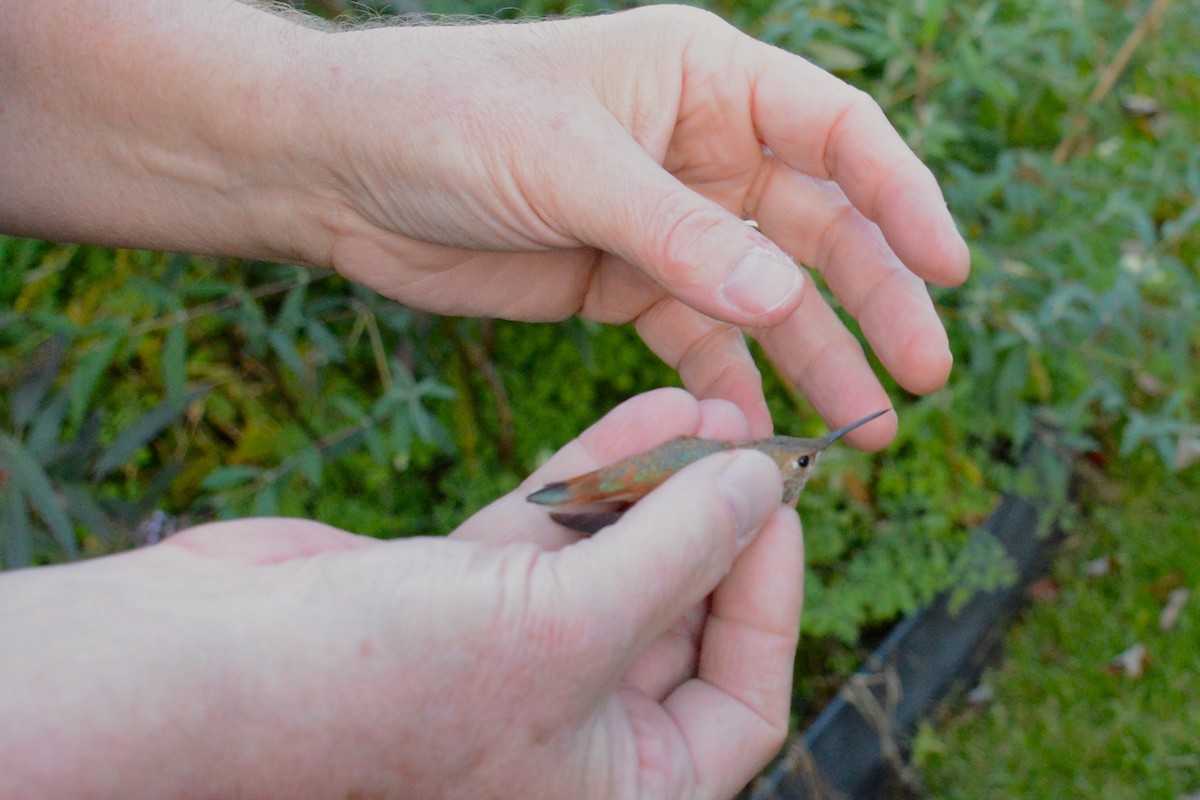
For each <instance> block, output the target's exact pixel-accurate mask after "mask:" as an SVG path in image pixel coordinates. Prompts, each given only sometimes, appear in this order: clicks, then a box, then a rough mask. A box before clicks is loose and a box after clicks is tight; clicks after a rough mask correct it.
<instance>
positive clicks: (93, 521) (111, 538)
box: [60, 483, 121, 545]
mask: <svg viewBox="0 0 1200 800" xmlns="http://www.w3.org/2000/svg"><path fill="white" fill-rule="evenodd" d="M60 488H61V489H62V494H63V499H64V500H66V505H67V512H68V513H69V514H70V515H71V516H72V517H73V518H74V519H75V521H76V522H78V523H79V524H80V525H82V526H83V527H84V528H86V529H87V531H88V533H90V534H91V535H92V536H94V537H96V538H97V539H99V540H100V541H101V542H103V543H104V544H106V545H112V544H114V543H115V542H116V540H117V533H118V532H119V531H120V528H121V526H120V525H119V524H118V523H117V521H116V520H115V519H113V516H112V515H111V514H109V513H108V512H107V511H105V510H104V508H103V507H102V506H101V505H100V504H99V503H98V502H96V498H95V496H94V494H93V492H94V491H95V490H94V487H92V486H91V485H89V484H82V483H67V484H62V485H61V487H60Z"/></svg>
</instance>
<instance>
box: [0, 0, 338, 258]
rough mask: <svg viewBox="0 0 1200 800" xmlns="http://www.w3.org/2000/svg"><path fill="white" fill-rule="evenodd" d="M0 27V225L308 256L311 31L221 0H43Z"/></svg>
mask: <svg viewBox="0 0 1200 800" xmlns="http://www.w3.org/2000/svg"><path fill="white" fill-rule="evenodd" d="M5 27H6V28H7V30H3V31H0V50H2V51H5V55H6V58H5V61H4V64H5V68H4V69H0V105H3V106H4V108H5V125H4V126H0V152H5V153H6V156H8V157H6V158H4V159H0V194H5V195H7V197H8V199H7V200H6V201H5V203H4V204H0V230H6V231H8V232H12V233H16V234H19V235H27V236H38V237H44V238H52V239H58V240H63V241H83V242H91V243H96V244H103V245H113V246H132V247H147V248H155V249H163V250H184V251H192V252H200V253H208V254H215V255H241V256H247V257H252V258H264V259H272V260H298V261H306V262H311V261H318V260H319V258H318V254H319V253H320V252H321V250H322V247H323V245H322V243H321V240H322V231H321V226H320V224H318V221H319V220H321V219H322V218H324V217H326V216H328V215H327V214H325V213H324V212H322V211H321V210H319V208H320V206H321V199H320V195H321V186H322V185H323V183H324V182H323V180H322V178H321V176H320V175H315V174H314V169H313V168H314V165H315V164H316V163H318V160H317V159H315V158H314V157H313V155H314V151H315V150H316V149H317V148H318V147H319V146H320V142H319V141H317V137H316V136H315V135H314V134H315V129H314V128H313V127H312V126H310V125H309V122H308V119H307V118H306V105H307V104H308V103H310V102H311V101H312V94H311V93H312V92H313V91H315V89H314V87H313V86H312V85H311V83H310V81H311V75H306V74H305V72H306V68H307V64H308V63H309V59H308V54H309V53H311V52H313V51H316V50H318V49H319V42H320V40H321V37H323V36H325V34H323V33H321V32H320V31H317V30H312V29H308V28H305V27H303V26H301V25H298V24H295V23H294V22H291V21H289V20H286V19H282V18H279V17H276V16H275V15H273V14H270V13H268V12H265V11H262V10H259V9H255V8H253V7H251V6H248V5H245V4H243V3H240V2H233V0H209V1H208V2H190V3H178V2H166V1H165V0H130V1H129V2H125V3H120V4H115V5H114V4H110V3H105V2H97V1H96V0H85V1H84V2H67V1H66V0H45V2H42V3H37V4H31V5H27V6H24V7H22V8H21V9H20V10H19V11H18V12H17V13H16V15H15V18H14V19H13V21H12V24H11V25H9V24H6V26H5ZM84 65H86V66H84Z"/></svg>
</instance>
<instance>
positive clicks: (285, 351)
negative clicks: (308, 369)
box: [267, 328, 305, 375]
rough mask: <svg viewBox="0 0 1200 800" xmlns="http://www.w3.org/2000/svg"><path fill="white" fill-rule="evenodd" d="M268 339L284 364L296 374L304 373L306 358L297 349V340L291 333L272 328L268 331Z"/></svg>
mask: <svg viewBox="0 0 1200 800" xmlns="http://www.w3.org/2000/svg"><path fill="white" fill-rule="evenodd" d="M267 341H268V342H269V343H270V345H271V349H272V350H273V351H274V352H275V355H277V356H279V360H280V361H282V362H283V363H284V366H286V367H287V368H288V369H290V370H291V371H292V372H293V373H295V374H296V375H303V374H304V372H305V366H304V358H303V357H302V356H301V355H300V351H299V350H297V349H296V342H295V340H294V339H292V337H291V336H290V335H289V334H287V333H284V332H283V331H280V330H276V329H274V328H272V329H271V330H270V331H268V332H267Z"/></svg>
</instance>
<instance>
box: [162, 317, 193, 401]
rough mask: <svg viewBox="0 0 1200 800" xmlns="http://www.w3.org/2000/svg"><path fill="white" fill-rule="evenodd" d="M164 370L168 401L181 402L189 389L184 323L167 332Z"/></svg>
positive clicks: (164, 384)
mask: <svg viewBox="0 0 1200 800" xmlns="http://www.w3.org/2000/svg"><path fill="white" fill-rule="evenodd" d="M162 368H163V386H164V387H165V388H166V391H167V400H169V401H172V402H179V401H181V400H182V399H183V393H184V391H185V389H186V388H187V387H186V384H187V332H186V331H185V330H184V327H183V323H182V322H178V321H177V322H176V323H175V324H174V325H172V326H171V329H170V330H168V331H167V340H166V341H165V342H164V343H163V356H162Z"/></svg>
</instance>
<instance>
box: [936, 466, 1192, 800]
mask: <svg viewBox="0 0 1200 800" xmlns="http://www.w3.org/2000/svg"><path fill="white" fill-rule="evenodd" d="M1113 472H1114V473H1118V472H1119V475H1118V479H1119V483H1115V482H1109V480H1110V479H1108V478H1105V479H1104V480H1105V483H1104V484H1102V485H1101V486H1100V487H1099V488H1097V487H1096V486H1093V487H1091V489H1090V490H1089V491H1088V492H1086V495H1087V496H1088V497H1087V500H1086V503H1085V505H1084V514H1083V515H1082V518H1081V522H1080V524H1078V525H1077V530H1076V532H1075V533H1074V534H1073V535H1072V536H1071V537H1070V538H1069V539H1068V540H1067V542H1066V544H1065V546H1064V548H1063V550H1062V551H1061V553H1060V554H1059V557H1058V558H1057V560H1056V563H1055V564H1054V566H1053V571H1052V578H1051V579H1050V581H1048V582H1044V583H1043V584H1041V589H1042V590H1043V591H1042V592H1040V593H1039V596H1041V597H1042V598H1043V599H1042V600H1040V601H1037V600H1035V601H1034V603H1033V605H1032V607H1031V609H1030V610H1029V612H1028V614H1027V615H1026V617H1025V618H1024V619H1023V620H1022V621H1021V622H1020V624H1018V625H1017V626H1016V627H1015V628H1014V629H1013V630H1012V631H1011V632H1010V633H1009V635H1008V636H1007V639H1006V643H1005V658H1004V660H1003V663H1002V664H1001V665H1000V666H999V667H997V668H996V669H995V670H994V671H992V672H990V673H989V674H987V675H986V676H985V677H984V680H983V685H985V686H986V687H988V688H989V689H990V690H991V692H992V693H993V696H992V699H991V700H990V702H987V703H986V704H985V705H983V706H982V707H981V708H971V707H970V706H963V707H960V708H959V709H958V710H955V711H951V712H948V713H947V715H946V716H944V717H943V718H942V719H940V720H938V721H936V722H935V723H934V724H929V725H926V726H925V727H924V728H923V729H922V730H921V731H920V732H919V733H918V735H917V741H916V745H917V747H916V760H917V762H918V764H919V766H921V767H922V768H923V771H924V773H925V777H926V780H927V787H928V791H929V795H930V796H931V797H937V798H946V799H947V800H950V799H951V798H964V799H965V798H990V797H1004V798H1050V797H1054V798H1064V797H1088V798H1090V797H1103V798H1105V800H1121V799H1122V798H1130V800H1133V799H1134V798H1136V799H1137V800H1152V799H1153V798H1163V799H1164V800H1175V798H1177V797H1180V796H1183V795H1187V794H1190V793H1194V792H1197V791H1200V704H1197V702H1196V696H1197V689H1198V688H1200V680H1198V679H1197V674H1196V665H1197V658H1198V657H1200V597H1196V596H1193V597H1192V598H1190V600H1189V601H1188V603H1187V604H1186V605H1185V606H1184V608H1183V612H1182V615H1181V616H1180V618H1179V621H1178V624H1177V625H1176V626H1175V627H1174V628H1172V629H1170V630H1166V631H1163V630H1160V628H1159V614H1160V610H1161V609H1162V607H1163V605H1164V603H1165V602H1166V599H1167V596H1168V594H1169V593H1170V591H1171V590H1172V589H1175V588H1180V587H1185V588H1190V589H1191V590H1192V592H1193V593H1195V592H1196V589H1197V588H1198V587H1200V552H1198V551H1197V548H1196V533H1197V528H1198V521H1200V469H1197V468H1195V467H1193V468H1191V469H1190V470H1188V471H1186V472H1183V473H1178V474H1172V473H1170V472H1168V471H1167V470H1166V469H1165V468H1164V467H1163V466H1162V465H1161V462H1159V461H1157V460H1156V459H1153V458H1151V457H1146V458H1141V459H1133V460H1131V463H1121V464H1118V465H1117V466H1116V468H1115V469H1114V470H1113ZM1097 559H1109V561H1110V563H1111V564H1112V565H1113V568H1112V570H1111V571H1110V572H1109V573H1108V574H1106V575H1102V576H1090V575H1089V574H1088V570H1087V569H1085V566H1086V565H1088V564H1089V563H1092V562H1095V561H1096V560H1097ZM1137 643H1141V644H1142V645H1144V646H1145V648H1146V652H1147V657H1148V665H1147V667H1146V670H1145V672H1144V674H1143V675H1142V676H1141V677H1134V676H1131V675H1129V674H1125V673H1123V672H1115V673H1114V671H1113V670H1112V669H1111V668H1110V667H1109V664H1110V661H1111V659H1113V657H1114V656H1116V655H1117V654H1119V653H1121V652H1122V651H1124V650H1126V649H1127V648H1129V647H1131V646H1132V645H1135V644H1137Z"/></svg>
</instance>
